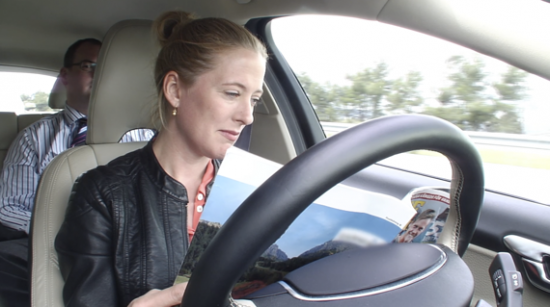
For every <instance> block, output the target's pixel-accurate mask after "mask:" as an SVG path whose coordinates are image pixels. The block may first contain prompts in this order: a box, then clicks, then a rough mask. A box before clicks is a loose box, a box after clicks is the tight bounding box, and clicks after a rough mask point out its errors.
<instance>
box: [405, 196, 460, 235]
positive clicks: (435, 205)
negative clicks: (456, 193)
mask: <svg viewBox="0 0 550 307" xmlns="http://www.w3.org/2000/svg"><path fill="white" fill-rule="evenodd" d="M449 197H450V196H449V189H447V188H421V189H417V190H413V191H411V192H410V193H409V194H408V195H407V196H405V197H404V198H403V200H404V201H406V202H410V203H411V204H412V206H413V208H414V209H415V210H416V211H417V213H416V215H415V216H414V217H413V218H412V220H411V222H410V223H409V225H407V227H406V228H404V229H403V231H401V232H400V233H399V235H398V236H397V237H396V239H395V240H394V242H398V243H408V242H414V243H436V242H437V239H438V238H439V235H440V234H441V232H442V231H443V226H445V222H446V221H447V216H448V215H449V206H450V203H451V200H450V198H449Z"/></svg>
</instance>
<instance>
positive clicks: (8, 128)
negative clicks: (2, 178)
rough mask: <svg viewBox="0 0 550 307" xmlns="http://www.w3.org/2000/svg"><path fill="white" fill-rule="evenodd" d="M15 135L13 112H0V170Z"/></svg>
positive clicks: (14, 116) (15, 121) (15, 116)
mask: <svg viewBox="0 0 550 307" xmlns="http://www.w3.org/2000/svg"><path fill="white" fill-rule="evenodd" d="M16 135H17V115H16V114H15V113H13V112H0V170H1V169H2V167H3V165H4V158H6V154H7V153H8V149H9V148H10V144H11V142H12V141H13V139H14V138H15V136H16Z"/></svg>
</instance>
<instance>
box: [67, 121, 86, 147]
mask: <svg viewBox="0 0 550 307" xmlns="http://www.w3.org/2000/svg"><path fill="white" fill-rule="evenodd" d="M87 124H88V120H87V119H86V118H84V117H83V118H80V119H78V120H77V128H76V129H75V134H74V138H73V141H72V142H71V147H76V146H80V145H84V144H86V132H87V131H88V126H87Z"/></svg>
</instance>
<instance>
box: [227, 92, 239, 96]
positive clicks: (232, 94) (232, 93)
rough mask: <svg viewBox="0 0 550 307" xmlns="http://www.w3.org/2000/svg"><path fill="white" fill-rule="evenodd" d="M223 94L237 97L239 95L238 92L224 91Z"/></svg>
mask: <svg viewBox="0 0 550 307" xmlns="http://www.w3.org/2000/svg"><path fill="white" fill-rule="evenodd" d="M225 94H226V95H227V96H230V97H239V96H240V94H239V92H225Z"/></svg>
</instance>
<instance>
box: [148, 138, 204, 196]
mask: <svg viewBox="0 0 550 307" xmlns="http://www.w3.org/2000/svg"><path fill="white" fill-rule="evenodd" d="M169 134H170V132H169V131H166V130H164V131H161V132H160V133H159V134H158V135H157V137H156V139H155V141H154V143H153V152H154V153H155V157H156V158H157V160H158V162H159V164H160V166H161V167H162V169H163V170H164V171H165V172H166V173H167V174H168V175H170V177H172V178H174V179H175V180H177V181H178V182H180V183H181V184H183V186H185V188H186V189H187V193H188V194H189V195H188V196H189V199H193V197H194V194H195V193H196V191H197V189H198V187H199V185H200V183H201V180H202V177H203V175H204V171H205V170H206V166H207V165H208V163H209V162H210V158H208V157H204V156H197V155H195V154H194V153H193V152H191V151H190V150H189V147H188V146H186V145H185V144H183V143H181V142H178V141H180V139H179V138H174V137H171V136H170V135H169Z"/></svg>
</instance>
